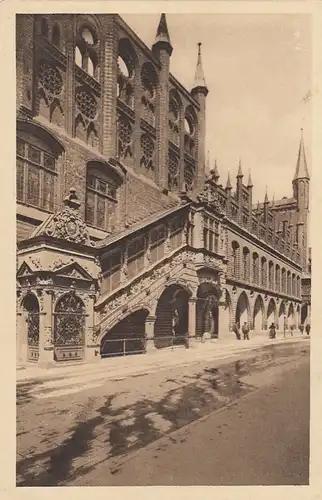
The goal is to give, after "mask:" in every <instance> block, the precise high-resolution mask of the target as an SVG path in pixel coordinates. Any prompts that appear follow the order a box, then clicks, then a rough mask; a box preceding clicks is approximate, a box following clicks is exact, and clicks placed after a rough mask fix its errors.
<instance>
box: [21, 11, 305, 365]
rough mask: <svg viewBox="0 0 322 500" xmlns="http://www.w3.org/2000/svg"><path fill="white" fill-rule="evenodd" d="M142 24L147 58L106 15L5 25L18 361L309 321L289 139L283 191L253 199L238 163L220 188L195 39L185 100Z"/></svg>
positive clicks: (82, 357)
mask: <svg viewBox="0 0 322 500" xmlns="http://www.w3.org/2000/svg"><path fill="white" fill-rule="evenodd" d="M156 28H157V30H156V38H155V42H154V44H153V46H152V47H151V48H149V47H147V46H146V45H145V44H144V43H143V42H142V41H141V40H140V38H139V37H138V36H137V35H136V33H134V32H133V31H132V30H131V28H130V27H129V26H128V25H127V24H126V23H125V22H124V21H123V20H122V18H121V17H120V16H119V15H116V14H100V15H94V14H91V15H90V14H86V15H85V14H73V15H67V14H51V15H33V14H21V15H18V16H17V30H16V37H17V40H16V64H17V150H16V154H17V163H16V168H17V174H16V179H17V188H16V197H17V277H16V280H17V359H18V362H19V363H25V362H35V363H39V364H43V365H47V364H51V363H66V362H70V361H73V362H75V361H80V362H81V361H86V362H88V361H94V360H98V359H100V358H101V357H108V356H112V355H118V354H131V353H148V352H149V351H151V350H154V349H161V348H165V347H167V346H170V345H171V346H172V345H185V346H187V345H188V342H190V343H193V342H194V341H195V340H196V339H198V338H201V337H203V336H204V334H205V333H207V334H208V335H209V337H212V338H223V337H227V338H231V340H232V341H234V334H233V333H232V326H233V324H234V323H236V322H237V323H239V324H240V325H242V324H243V323H244V322H246V323H247V324H248V325H249V327H250V328H251V329H252V330H253V333H254V335H256V334H257V333H259V332H263V331H266V330H267V329H268V328H269V326H270V325H271V324H272V323H275V325H276V326H277V328H278V329H280V330H283V328H284V327H285V326H287V328H298V327H299V324H300V323H303V324H305V323H307V322H309V321H310V319H309V318H310V263H309V262H310V260H309V249H308V216H309V182H310V179H309V173H308V167H307V162H306V157H305V150H304V141H303V137H301V140H300V145H299V150H298V153H297V152H294V158H293V157H292V158H290V162H293V161H294V169H295V175H294V178H293V180H292V191H291V194H290V195H289V196H285V197H284V198H282V199H281V200H273V201H269V200H268V197H267V195H266V197H265V200H264V201H263V203H261V204H257V205H256V204H254V203H253V198H252V189H253V185H252V180H251V177H250V176H249V177H248V178H247V179H245V178H244V175H243V165H241V164H239V167H238V170H237V169H236V170H237V176H236V182H232V179H231V178H230V176H229V175H228V178H227V180H226V179H225V181H224V182H223V183H221V182H220V174H219V171H218V167H217V165H214V166H213V168H212V169H211V170H210V172H208V171H206V159H205V150H206V144H205V142H206V101H207V94H208V91H210V90H211V89H208V88H207V84H206V80H205V77H204V73H203V68H202V54H201V45H200V44H199V46H198V54H197V67H196V70H195V80H194V85H193V88H192V89H189V90H188V89H186V88H184V87H183V85H182V84H181V83H180V82H178V80H177V79H176V78H175V77H174V76H173V75H172V74H171V72H170V61H171V54H172V51H173V47H172V45H171V40H170V36H169V31H168V27H167V22H166V17H165V15H164V14H162V15H161V18H160V22H159V25H158V27H156ZM237 154H238V152H237ZM296 155H297V158H296ZM290 184H291V180H290ZM290 187H291V185H290ZM302 282H303V283H305V294H304V295H303V290H302V284H303V283H302Z"/></svg>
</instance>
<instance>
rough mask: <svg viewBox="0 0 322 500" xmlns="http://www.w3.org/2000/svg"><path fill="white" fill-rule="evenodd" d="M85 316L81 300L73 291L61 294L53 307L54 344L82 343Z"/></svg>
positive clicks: (83, 339)
mask: <svg viewBox="0 0 322 500" xmlns="http://www.w3.org/2000/svg"><path fill="white" fill-rule="evenodd" d="M85 317H86V316H85V306H84V304H83V302H82V300H81V299H80V298H79V297H77V295H75V294H73V293H68V294H66V295H63V296H62V297H61V298H60V299H59V301H58V303H57V305H56V307H55V320H54V343H55V346H58V345H75V344H76V345H81V344H83V343H84V341H85Z"/></svg>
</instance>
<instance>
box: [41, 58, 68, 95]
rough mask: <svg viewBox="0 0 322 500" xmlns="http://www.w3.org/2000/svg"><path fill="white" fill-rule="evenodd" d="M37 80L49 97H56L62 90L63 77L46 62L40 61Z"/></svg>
mask: <svg viewBox="0 0 322 500" xmlns="http://www.w3.org/2000/svg"><path fill="white" fill-rule="evenodd" d="M39 82H40V84H41V85H42V87H43V88H44V90H45V92H46V94H47V95H48V96H49V97H57V96H59V95H60V94H61V92H62V90H63V79H62V77H61V75H60V73H59V71H58V70H57V69H56V68H55V67H54V66H51V65H50V64H48V63H46V62H41V63H40V66H39Z"/></svg>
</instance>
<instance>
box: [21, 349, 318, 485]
mask: <svg viewBox="0 0 322 500" xmlns="http://www.w3.org/2000/svg"><path fill="white" fill-rule="evenodd" d="M308 353H309V344H308V342H300V343H299V342H298V343H294V344H292V343H289V344H284V345H283V344H280V345H274V346H266V347H263V348H262V349H260V350H258V351H253V352H251V353H248V355H246V354H245V355H244V356H243V358H241V359H239V360H236V359H235V360H233V361H231V362H229V361H228V360H221V361H218V360H217V361H209V360H208V361H206V362H204V361H200V362H199V363H196V364H194V365H192V366H179V367H171V368H169V369H168V370H162V371H160V372H154V373H148V374H139V375H134V376H131V377H128V378H126V379H119V380H117V379H116V380H113V381H111V380H107V381H105V382H104V383H102V384H101V385H100V386H99V387H93V388H87V389H85V390H83V391H80V392H77V393H75V394H66V395H63V396H60V397H49V398H46V399H36V398H35V397H33V396H32V390H33V389H34V387H35V384H38V383H40V382H39V381H31V382H28V381H27V382H26V383H25V384H19V386H18V387H17V486H54V485H63V484H66V485H67V484H79V485H82V484H90V483H88V478H90V475H91V474H92V473H93V471H95V469H96V468H97V467H99V466H100V464H102V463H105V464H106V474H109V475H110V476H111V477H113V475H114V474H115V473H116V472H117V471H118V470H119V468H120V467H121V466H122V463H123V461H124V460H125V459H126V457H127V456H129V454H131V453H133V452H135V451H136V450H138V449H140V448H142V447H144V446H146V445H148V444H149V443H151V442H154V441H156V440H157V439H158V438H160V437H163V436H165V435H167V436H168V437H169V439H170V440H171V439H172V438H171V433H172V431H174V430H176V429H180V428H181V427H183V426H184V425H186V424H188V423H190V422H192V421H194V420H197V419H198V418H200V417H202V416H205V415H207V414H209V413H210V412H212V411H214V410H216V409H219V408H221V407H223V406H225V405H226V404H228V403H229V402H231V401H233V400H235V399H236V398H238V397H240V396H242V395H244V394H247V393H249V392H250V391H251V390H253V389H254V387H255V386H256V385H254V377H253V378H252V377H250V378H249V377H248V380H247V378H245V379H244V378H243V377H245V376H246V375H247V376H249V375H251V374H253V375H254V376H255V379H256V377H260V373H263V370H264V369H267V368H269V367H272V366H273V367H278V366H283V365H284V366H285V363H292V362H294V361H295V360H296V359H298V358H299V357H302V356H307V355H308Z"/></svg>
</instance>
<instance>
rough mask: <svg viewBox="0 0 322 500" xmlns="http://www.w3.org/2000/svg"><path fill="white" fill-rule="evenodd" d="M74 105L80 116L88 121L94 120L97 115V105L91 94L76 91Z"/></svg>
mask: <svg viewBox="0 0 322 500" xmlns="http://www.w3.org/2000/svg"><path fill="white" fill-rule="evenodd" d="M76 105H77V107H78V109H79V111H80V112H81V113H82V115H84V116H85V117H86V118H88V119H89V120H94V118H95V117H96V114H97V103H96V101H95V99H94V97H93V96H92V95H91V94H89V93H88V92H86V91H85V90H80V91H78V92H77V93H76Z"/></svg>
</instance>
